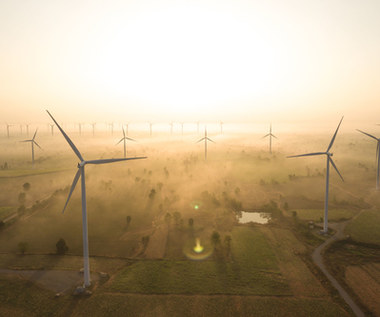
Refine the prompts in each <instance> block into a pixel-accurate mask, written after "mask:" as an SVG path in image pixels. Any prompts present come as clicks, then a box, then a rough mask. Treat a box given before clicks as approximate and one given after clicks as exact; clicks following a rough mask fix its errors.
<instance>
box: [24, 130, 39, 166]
mask: <svg viewBox="0 0 380 317" xmlns="http://www.w3.org/2000/svg"><path fill="white" fill-rule="evenodd" d="M36 134H37V129H36V132H34V135H33V138H32V139H31V140H24V141H20V142H30V143H31V144H32V165H33V167H34V144H35V145H37V146H38V147H39V148H40V149H41V150H42V148H41V147H40V146H39V145H38V143H37V142H36V141H35V140H34V139H35V138H36Z"/></svg>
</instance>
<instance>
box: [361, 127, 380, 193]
mask: <svg viewBox="0 0 380 317" xmlns="http://www.w3.org/2000/svg"><path fill="white" fill-rule="evenodd" d="M357 131H359V132H361V133H363V134H365V135H366V136H369V137H370V138H372V139H374V140H376V142H377V145H376V160H377V172H376V190H379V188H380V187H379V178H380V138H377V137H375V136H373V135H372V134H369V133H367V132H364V131H361V130H357Z"/></svg>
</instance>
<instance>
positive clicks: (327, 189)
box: [287, 117, 344, 233]
mask: <svg viewBox="0 0 380 317" xmlns="http://www.w3.org/2000/svg"><path fill="white" fill-rule="evenodd" d="M342 120H343V117H342V119H340V122H339V124H338V127H337V128H336V131H335V133H334V135H333V137H332V139H331V141H330V144H329V146H328V147H327V150H326V152H315V153H308V154H300V155H292V156H287V157H288V158H289V157H300V156H315V155H326V157H327V166H326V194H325V215H324V222H323V233H327V231H328V223H327V220H328V219H327V218H328V200H329V176H330V163H331V165H332V166H333V167H334V169H335V170H336V172H337V173H338V175H339V176H340V178H341V179H342V181H344V179H343V177H342V175H340V173H339V171H338V168H337V167H336V165H335V163H334V161H333V160H332V158H331V157H332V156H333V153H330V152H329V151H330V149H331V147H332V146H333V144H334V141H335V137H336V135H337V133H338V130H339V127H340V124H341V123H342Z"/></svg>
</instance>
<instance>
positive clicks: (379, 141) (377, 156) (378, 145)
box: [376, 140, 380, 160]
mask: <svg viewBox="0 0 380 317" xmlns="http://www.w3.org/2000/svg"><path fill="white" fill-rule="evenodd" d="M379 151H380V140H378V141H377V146H376V159H378V160H380V158H379Z"/></svg>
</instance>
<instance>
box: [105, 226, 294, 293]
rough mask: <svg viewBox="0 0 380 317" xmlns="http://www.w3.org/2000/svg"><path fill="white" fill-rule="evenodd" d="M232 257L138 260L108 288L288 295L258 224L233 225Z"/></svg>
mask: <svg viewBox="0 0 380 317" xmlns="http://www.w3.org/2000/svg"><path fill="white" fill-rule="evenodd" d="M231 236H232V250H233V251H232V252H233V255H232V257H233V261H225V260H221V259H215V260H211V259H208V260H205V261H191V260H185V261H175V260H162V261H139V262H136V263H134V264H132V265H130V266H128V267H127V268H125V269H124V270H122V271H121V272H120V274H119V275H117V276H116V277H115V278H114V280H113V282H112V284H111V285H110V290H112V291H118V292H127V293H145V294H170V293H172V294H173V293H174V294H247V295H248V294H255V295H270V294H272V295H289V294H290V290H289V286H288V283H287V281H286V280H285V279H284V278H283V276H282V274H281V272H280V270H279V267H278V263H277V260H276V257H275V255H274V253H273V251H272V249H271V247H270V245H269V244H268V242H267V240H266V238H265V236H264V235H263V234H262V233H261V232H260V231H259V230H258V229H257V228H249V227H235V228H234V229H233V231H232V233H231Z"/></svg>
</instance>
